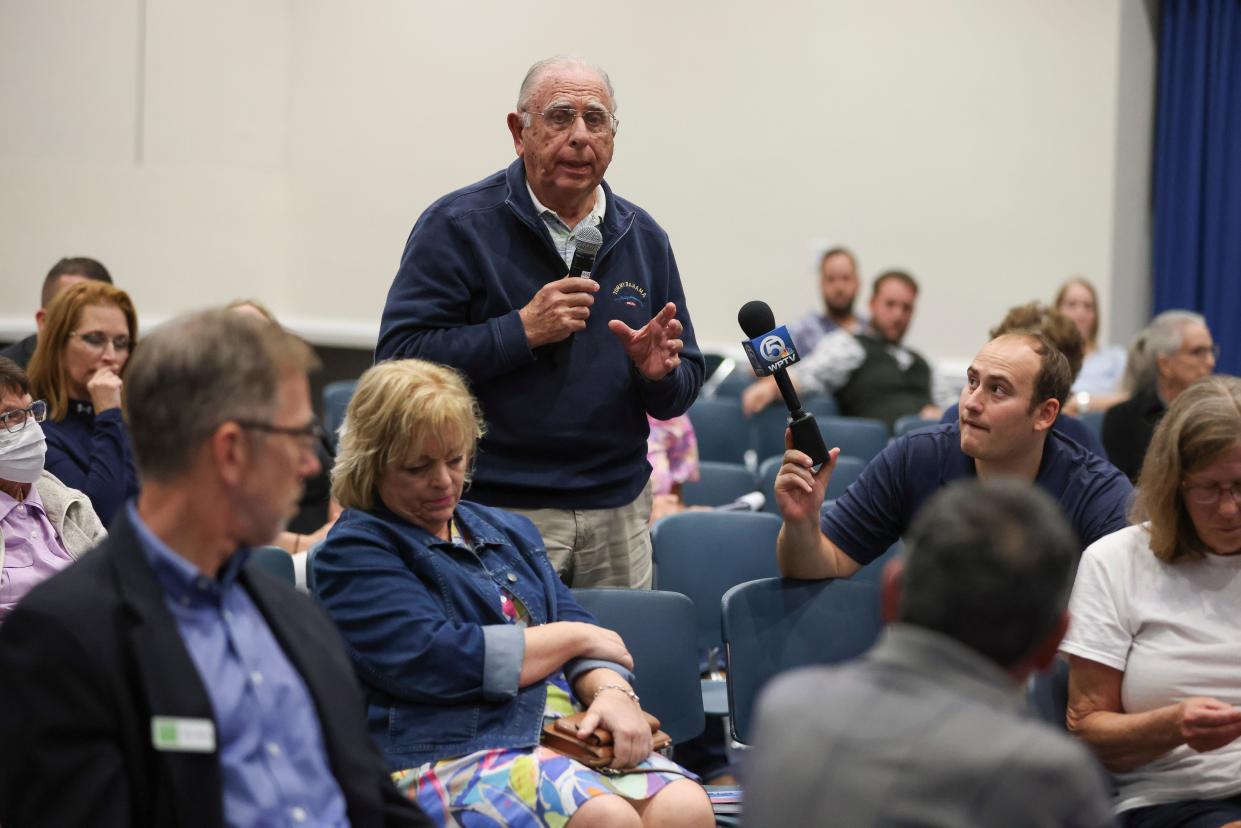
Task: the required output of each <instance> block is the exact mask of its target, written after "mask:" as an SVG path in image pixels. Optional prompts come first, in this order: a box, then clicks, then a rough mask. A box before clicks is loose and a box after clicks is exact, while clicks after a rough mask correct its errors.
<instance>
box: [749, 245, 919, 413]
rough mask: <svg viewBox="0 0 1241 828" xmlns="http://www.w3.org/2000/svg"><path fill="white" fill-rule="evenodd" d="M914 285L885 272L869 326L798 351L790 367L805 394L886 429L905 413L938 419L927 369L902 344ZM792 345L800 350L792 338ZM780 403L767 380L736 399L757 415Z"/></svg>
mask: <svg viewBox="0 0 1241 828" xmlns="http://www.w3.org/2000/svg"><path fill="white" fill-rule="evenodd" d="M917 297H918V283H917V282H915V281H914V280H913V277H911V276H910V275H909V274H907V273H904V272H902V271H899V270H890V271H888V272H887V273H884V274H882V275H880V276H879V277H878V278H877V279H875V283H874V286H873V288H872V290H871V299H870V325H869V327H868V328H867V329H866V330H864V331H862V332H860V333H858V334H856V335H854V334H851V333H849V332H848V331H845V330H836V331H833V332H832V333H830V334H828V335H827V336H825V337H823V338H822V339H821V340H820V341H819V343H818V345H816V346H815V348H814V350H812V351H809V352H803V353H802V360H801V362H800V363H798V364H796V365H794V366H793V367H792V368H791V369H789V376H790V377H791V378H792V379H793V383H794V385H796V386H797V387H798V389H799V390H800V391H802V392H804V393H811V392H815V391H818V392H822V393H828V394H834V395H835V397H836V402H837V403H839V404H840V413H841V414H843V415H845V416H846V417H873V418H875V419H877V420H883V421H884V422H886V423H887V424H888V427H889V428H890V427H891V426H892V425H893V424H894V423H895V422H896V421H897V420H899V419H900V418H901V417H904V416H906V415H908V414H920V415H922V416H923V417H938V416H939V415H940V410H939V408H938V407H936V406H935V404H934V403H933V402H932V399H933V397H932V385H933V381H934V378H933V376H932V372H931V366H930V365H929V364H927V361H926V360H925V359H923V358H922V356H921V355H920V354H918V353H917V352H916V351H913V350H911V349H909V348H906V347H904V346H903V345H901V340H903V339H904V338H905V332H906V331H908V330H909V323H910V322H911V321H912V320H913V312H914V300H915V299H917ZM793 341H794V344H796V345H798V347H801V346H800V344H799V343H798V342H797V337H796V336H794V337H793ZM778 399H780V389H779V388H777V387H776V381H775V379H773V378H772V377H763V378H762V379H760V380H757V381H755V382H754V383H753V384H752V385H751V386H750V387H749V388H747V389H746V390H745V391H744V392H743V393H742V395H741V408H742V410H744V411H745V412H746V413H747V414H754V413H757V412H759V411H761V410H763V409H764V408H766V407H767V406H769V405H771V404H772V403H773V402H775V401H776V400H778Z"/></svg>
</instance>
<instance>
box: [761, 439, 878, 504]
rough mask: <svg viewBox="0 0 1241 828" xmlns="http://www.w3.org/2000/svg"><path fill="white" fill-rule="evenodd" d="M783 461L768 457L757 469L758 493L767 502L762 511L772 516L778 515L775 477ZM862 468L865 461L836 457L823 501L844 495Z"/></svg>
mask: <svg viewBox="0 0 1241 828" xmlns="http://www.w3.org/2000/svg"><path fill="white" fill-rule="evenodd" d="M783 461H784V457H783V456H782V455H781V456H776V457H768V458H767V459H766V460H764V461H763V462H762V463H761V464H760V465H759V467H758V481H759V491H760V492H762V493H763V496H764V497H765V498H767V502H766V503H764V504H763V511H765V512H771V513H772V514H773V515H775V514H779V513H780V510H779V509H778V508H776V475H777V474H779V472H780V466H781V465H782V463H783ZM864 468H866V461H865V460H860V459H858V458H857V457H846V456H845V455H843V454H842V455H840V456H839V457H837V458H836V469H835V470H834V471H833V472H832V479H831V480H829V481H827V494H826V495H824V499H825V500H835V499H836V498H838V497H840V496H841V495H842V494H844V493H845V489H847V488H849V484H850V483H852V482H853V481H854V480H857V479H858V475H860V474H861V473H862V469H864Z"/></svg>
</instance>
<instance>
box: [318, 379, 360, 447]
mask: <svg viewBox="0 0 1241 828" xmlns="http://www.w3.org/2000/svg"><path fill="white" fill-rule="evenodd" d="M357 385H358V381H357V380H337V381H336V382H329V383H328V384H327V385H325V386H323V430H324V431H326V432H327V433H328V439H329V440H331V441H332V445H333V446H335V445H336V443H337V434H336V432H337V430H338V429H339V428H340V424H341V423H342V422H344V421H345V409H347V408H348V407H349V400H351V399H353V389H354V388H356V387H357Z"/></svg>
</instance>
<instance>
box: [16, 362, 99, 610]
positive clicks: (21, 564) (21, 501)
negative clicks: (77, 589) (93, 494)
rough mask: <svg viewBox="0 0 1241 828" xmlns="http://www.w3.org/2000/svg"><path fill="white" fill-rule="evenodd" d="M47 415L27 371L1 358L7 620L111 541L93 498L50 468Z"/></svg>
mask: <svg viewBox="0 0 1241 828" xmlns="http://www.w3.org/2000/svg"><path fill="white" fill-rule="evenodd" d="M46 411H47V405H46V403H44V402H43V401H42V400H39V401H35V400H32V399H31V398H30V386H29V383H28V382H27V381H26V374H25V372H23V371H22V369H21V368H19V367H17V363H15V362H13V361H12V360H10V359H5V358H4V357H0V621H3V620H4V617H5V616H6V615H8V613H9V611H10V610H12V609H13V607H15V606H16V605H17V602H18V601H19V600H21V598H22V597H23V596H24V595H25V594H26V593H27V592H29V591H30V590H31V589H32V588H33V587H34V586H35V584H37V583H39V582H40V581H42V580H44V579H45V578H48V577H50V576H51V575H52V574H53V573H55V572H58V571H59V570H61V569H64V568H65V567H66V566H68V565H69V564H70V563H72V562H73V559H74V558H76V557H78V556H79V555H81V554H82V553H83V552H85V551H86V550H87V549H90V548H91V547H92V546H94V545H95V544H96V543H98V542H99V541H101V540H103V538H104V536H105V535H106V533H105V532H104V529H103V524H101V523H100V522H99V518H98V517H97V516H96V515H95V510H94V509H92V508H91V505H90V501H89V500H87V499H86V496H85V495H84V494H82V493H81V492H79V491H76V490H75V489H70V488H69V487H67V486H65V484H63V483H61V482H60V481H59V480H57V479H56V478H55V477H54V476H53V475H52V474H50V473H48V472H47V471H45V470H44V468H43V458H44V453H45V451H46V444H45V442H44V439H43V429H42V428H40V427H39V422H40V421H41V420H42V419H43V417H44V416H45V414H46Z"/></svg>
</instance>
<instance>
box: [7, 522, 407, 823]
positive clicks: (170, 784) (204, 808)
mask: <svg viewBox="0 0 1241 828" xmlns="http://www.w3.org/2000/svg"><path fill="white" fill-rule="evenodd" d="M240 577H241V582H242V584H243V585H244V586H245V588H246V591H247V592H248V593H249V594H250V597H251V598H252V599H253V600H254V603H255V605H256V606H257V607H258V608H259V611H260V612H262V614H263V617H264V618H265V619H266V620H267V624H268V626H270V627H271V630H272V633H273V634H274V635H275V637H276V640H277V641H279V642H280V646H281V648H282V649H283V650H284V652H285V654H286V655H287V656H288V658H289V661H290V662H292V664H293V667H294V668H295V669H296V670H297V671H298V673H300V674H301V677H302V679H303V681H305V683H306V689H307V690H309V691H310V696H311V699H312V700H313V701H314V705H315V709H316V711H317V712H318V714H319V722H320V726H321V727H322V729H323V742H324V747H325V748H326V751H327V760H328V767H329V768H330V769H331V771H332V773H333V775H334V776H335V777H336V780H337V782H338V783H339V784H340V788H341V792H342V793H343V794H344V796H345V807H346V811H347V814H348V817H349V821H350V823H351V824H352V825H354V826H365V825H369V826H380V825H402V826H410V828H421V827H422V826H429V825H430V824H431V823H430V821H429V820H428V819H427V818H426V817H425V816H424V815H423V814H422V812H421V811H419V810H418V809H417V808H415V807H414V806H413V805H412V804H411V803H409V802H408V801H406V800H405V799H404V798H403V797H402V796H401V795H400V793H398V792H397V790H396V788H395V787H393V785H392V781H391V778H390V777H389V775H388V769H387V766H386V765H385V764H384V762H383V760H382V758H381V757H380V755H379V751H378V750H377V749H376V747H375V745H374V744H373V743H372V742H371V739H370V736H369V734H368V733H367V731H366V721H365V705H364V702H363V698H362V691H361V688H360V687H359V686H358V682H357V679H356V678H355V677H354V673H353V667H352V665H351V664H350V662H349V658H348V656H347V655H346V654H345V649H344V646H343V644H342V643H341V639H340V635H339V634H338V633H337V632H336V628H335V627H333V626H332V624H331V622H330V621H328V620H327V617H326V616H325V615H324V614H323V613H322V612H321V611H320V610H319V609H318V608H317V607H315V606H314V604H313V602H312V601H310V599H308V598H306V597H305V596H304V595H301V594H299V593H297V592H295V591H294V590H293V589H292V588H291V587H290V586H288V585H287V584H283V583H281V582H280V581H279V580H277V579H276V578H274V577H272V576H270V575H267V574H266V573H264V572H258V571H254V570H251V569H249V568H245V569H243V571H242V574H241V576H240ZM157 715H159V716H178V717H188V718H198V719H210V718H213V714H212V709H211V702H210V699H209V698H208V696H207V690H206V688H205V687H204V686H203V681H202V679H201V678H200V677H199V674H198V669H197V668H196V667H195V666H194V662H193V661H192V660H191V659H190V654H189V651H188V650H187V649H186V648H185V644H184V643H183V642H182V640H181V634H180V633H179V632H178V631H177V625H176V622H175V621H174V620H173V617H172V614H171V613H170V612H169V611H168V609H167V607H166V606H165V605H164V599H163V594H162V593H161V591H160V588H159V584H158V583H157V582H156V580H155V575H154V574H153V573H152V572H151V568H150V566H149V565H148V564H147V562H146V558H145V557H144V555H143V553H142V550H141V548H140V546H139V541H138V538H137V536H136V535H135V534H134V528H133V526H132V525H130V521H129V517H128V514H127V512H126V510H124V509H122V510H121V513H120V515H119V516H118V517H117V520H116V522H115V523H114V524H113V525H112V534H111V535H110V536H109V537H108V539H107V540H106V541H104V542H103V544H101V545H100V546H98V547H96V548H95V549H93V550H91V551H90V552H88V553H86V555H85V556H84V557H83V558H82V559H81V560H79V561H78V562H77V563H75V564H74V565H73V566H71V567H69V568H68V569H66V570H64V571H63V572H60V573H58V574H57V575H55V576H53V577H52V578H50V579H49V580H47V581H45V582H44V583H42V584H40V585H39V586H37V587H36V588H35V589H33V590H31V592H30V594H29V595H27V596H26V597H25V598H24V599H22V602H21V603H20V604H19V605H18V607H17V608H16V609H15V610H14V611H13V612H12V613H11V614H10V615H9V616H8V618H7V620H6V621H5V622H4V625H3V626H0V746H2V747H0V824H3V825H4V827H5V828H19V826H24V825H48V826H53V825H54V826H78V825H82V826H86V825H90V826H125V825H134V826H138V825H143V826H146V825H159V826H165V825H168V826H173V825H175V826H201V827H202V828H214V826H219V825H223V823H224V808H223V797H222V788H221V784H222V783H221V772H220V763H219V759H218V757H217V755H216V753H214V752H211V753H184V752H171V751H158V750H156V749H155V748H154V747H153V746H152V735H151V717H152V716H157Z"/></svg>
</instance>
